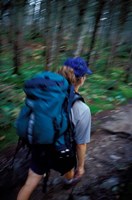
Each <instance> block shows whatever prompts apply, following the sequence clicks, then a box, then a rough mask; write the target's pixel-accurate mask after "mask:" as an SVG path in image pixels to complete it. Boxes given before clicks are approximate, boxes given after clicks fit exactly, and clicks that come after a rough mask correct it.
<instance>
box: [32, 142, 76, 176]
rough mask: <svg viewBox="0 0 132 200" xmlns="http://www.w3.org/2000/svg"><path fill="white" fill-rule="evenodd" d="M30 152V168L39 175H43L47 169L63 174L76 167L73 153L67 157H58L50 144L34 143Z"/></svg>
mask: <svg viewBox="0 0 132 200" xmlns="http://www.w3.org/2000/svg"><path fill="white" fill-rule="evenodd" d="M31 154H32V156H31V165H30V168H31V169H32V171H33V172H35V173H36V174H39V175H43V174H44V173H46V172H48V171H49V169H54V170H56V171H58V172H60V173H61V175H63V174H65V173H66V172H68V171H69V170H71V169H72V168H74V167H76V156H75V155H74V156H73V157H68V158H59V157H58V156H57V154H56V153H55V149H54V148H53V146H52V145H34V146H33V147H32V151H31Z"/></svg>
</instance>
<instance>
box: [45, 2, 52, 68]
mask: <svg viewBox="0 0 132 200" xmlns="http://www.w3.org/2000/svg"><path fill="white" fill-rule="evenodd" d="M45 17H46V22H45V24H46V27H45V33H44V45H46V47H45V51H46V54H45V66H44V69H45V70H49V69H50V66H51V62H50V57H51V27H50V22H51V21H50V18H51V1H49V0H46V13H45Z"/></svg>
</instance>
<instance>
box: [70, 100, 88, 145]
mask: <svg viewBox="0 0 132 200" xmlns="http://www.w3.org/2000/svg"><path fill="white" fill-rule="evenodd" d="M71 118H72V123H73V124H74V127H75V141H76V143H77V144H86V143H89V142H90V133H91V112H90V109H89V107H88V106H87V105H86V104H85V103H84V102H82V101H80V100H79V101H77V102H75V103H74V105H73V106H72V109H71Z"/></svg>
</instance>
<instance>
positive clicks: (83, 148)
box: [75, 144, 87, 177]
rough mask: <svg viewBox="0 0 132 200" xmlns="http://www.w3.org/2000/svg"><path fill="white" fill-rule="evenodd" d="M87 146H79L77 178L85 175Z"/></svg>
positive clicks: (77, 147)
mask: <svg viewBox="0 0 132 200" xmlns="http://www.w3.org/2000/svg"><path fill="white" fill-rule="evenodd" d="M86 148H87V144H77V146H76V149H77V170H76V174H75V176H76V177H78V176H82V175H83V174H84V162H85V154H86Z"/></svg>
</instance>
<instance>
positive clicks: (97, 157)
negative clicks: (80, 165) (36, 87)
mask: <svg viewBox="0 0 132 200" xmlns="http://www.w3.org/2000/svg"><path fill="white" fill-rule="evenodd" d="M122 109H123V112H124V113H125V112H127V111H128V110H130V109H132V104H128V105H126V106H122V107H119V108H118V109H117V110H118V112H117V110H115V111H107V112H104V113H100V114H98V115H96V116H94V117H93V131H92V137H91V143H90V144H89V145H88V150H87V155H86V164H85V175H84V176H83V178H82V180H81V182H79V183H78V184H77V185H76V186H74V187H72V188H69V189H66V188H64V187H63V184H62V178H61V177H60V176H59V174H58V173H56V172H54V171H52V172H51V176H50V179H49V182H48V188H47V190H48V191H47V193H46V194H44V193H42V183H40V185H39V186H38V187H37V189H36V191H35V192H34V193H33V195H32V197H31V200H36V199H38V200H62V199H63V200H117V199H119V200H130V199H132V156H131V152H132V136H131V133H130V131H128V130H127V131H126V133H125V132H118V133H116V132H114V131H113V132H112V131H106V130H103V129H102V124H104V123H105V122H107V121H110V120H111V116H112V115H113V114H114V116H115V115H116V113H118V114H119V111H121V112H122ZM126 114H127V113H126ZM125 116H126V115H125ZM130 121H132V120H130ZM116 122H117V123H118V122H119V120H118V119H116ZM124 123H125V121H124ZM129 127H130V126H129ZM130 128H131V127H130ZM128 133H129V134H128ZM13 152H14V147H11V148H9V149H7V150H6V151H4V152H2V154H0V176H1V183H0V189H1V190H0V199H1V200H15V199H16V195H17V193H18V191H19V188H20V187H21V185H22V183H23V181H24V179H25V177H26V174H27V169H28V164H29V162H28V160H26V159H25V158H24V157H23V155H24V154H25V150H22V151H20V152H19V154H18V156H17V159H16V161H15V167H14V173H12V171H11V170H9V169H8V167H7V168H6V166H9V163H10V161H11V158H12V155H13ZM7 169H8V170H7Z"/></svg>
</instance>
